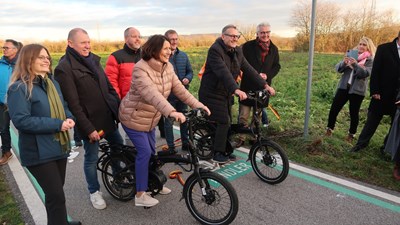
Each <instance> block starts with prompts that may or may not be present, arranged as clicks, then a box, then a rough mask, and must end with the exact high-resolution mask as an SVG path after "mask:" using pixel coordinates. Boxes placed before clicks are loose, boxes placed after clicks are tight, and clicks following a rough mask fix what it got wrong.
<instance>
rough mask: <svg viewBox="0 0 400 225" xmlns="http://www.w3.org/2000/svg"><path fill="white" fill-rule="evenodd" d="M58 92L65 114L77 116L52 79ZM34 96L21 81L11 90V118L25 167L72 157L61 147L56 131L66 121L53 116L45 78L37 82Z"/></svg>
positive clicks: (9, 98) (8, 96)
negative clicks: (72, 112) (28, 95)
mask: <svg viewBox="0 0 400 225" xmlns="http://www.w3.org/2000/svg"><path fill="white" fill-rule="evenodd" d="M52 81H53V83H54V85H55V87H56V89H57V92H58V94H59V96H60V98H61V101H62V102H63V103H64V110H65V115H66V117H67V118H73V116H72V114H71V112H70V111H69V109H68V107H67V104H66V103H65V101H64V98H63V96H62V94H61V90H60V86H59V84H58V83H57V81H55V80H54V79H53V78H52ZM34 82H35V83H34V85H33V90H32V96H31V98H30V99H27V95H26V86H25V85H24V84H23V83H22V82H21V81H17V82H15V83H13V84H12V85H11V86H10V88H9V89H8V92H7V102H8V108H9V112H10V118H11V120H12V122H13V124H14V126H15V127H16V128H17V129H18V133H19V140H18V147H19V153H20V158H21V164H22V165H23V166H33V165H39V164H42V163H46V162H49V161H53V160H58V159H62V158H66V157H68V153H65V152H63V151H62V149H61V144H60V142H59V141H57V140H55V138H54V134H55V133H57V132H60V131H61V126H62V123H63V121H62V120H60V119H56V118H51V116H50V105H49V101H48V97H47V92H46V86H45V83H44V81H43V80H42V79H41V78H40V77H38V78H36V80H35V81H34Z"/></svg>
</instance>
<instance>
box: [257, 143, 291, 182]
mask: <svg viewBox="0 0 400 225" xmlns="http://www.w3.org/2000/svg"><path fill="white" fill-rule="evenodd" d="M250 161H251V166H252V167H253V170H254V172H255V173H256V175H257V176H258V177H259V178H260V179H261V180H262V181H264V182H266V183H268V184H278V183H280V182H282V181H284V180H285V179H286V177H287V175H288V173H289V160H288V157H287V156H286V153H285V152H284V150H283V148H282V147H281V146H279V145H278V144H277V143H276V142H273V141H271V140H262V141H261V145H260V144H259V143H256V144H255V145H253V146H252V147H251V150H250Z"/></svg>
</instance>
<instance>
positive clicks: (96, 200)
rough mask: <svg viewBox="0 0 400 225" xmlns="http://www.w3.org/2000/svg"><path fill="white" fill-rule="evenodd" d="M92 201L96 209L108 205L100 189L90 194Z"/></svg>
mask: <svg viewBox="0 0 400 225" xmlns="http://www.w3.org/2000/svg"><path fill="white" fill-rule="evenodd" d="M90 201H91V202H92V205H93V207H94V208H95V209H105V208H106V207H107V205H106V202H105V201H104V199H103V193H101V192H100V191H96V192H95V193H93V194H90Z"/></svg>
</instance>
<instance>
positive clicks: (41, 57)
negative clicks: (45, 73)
mask: <svg viewBox="0 0 400 225" xmlns="http://www.w3.org/2000/svg"><path fill="white" fill-rule="evenodd" d="M37 58H38V59H40V60H42V61H45V60H46V59H47V60H49V61H51V58H50V56H44V55H41V56H38V57H37Z"/></svg>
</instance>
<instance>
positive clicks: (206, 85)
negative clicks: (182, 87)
mask: <svg viewBox="0 0 400 225" xmlns="http://www.w3.org/2000/svg"><path fill="white" fill-rule="evenodd" d="M240 71H243V72H244V73H247V74H249V75H248V78H249V80H251V81H252V82H254V83H255V84H257V85H259V86H258V88H262V87H264V86H265V84H266V82H265V81H264V80H263V79H262V78H261V77H260V75H259V74H258V73H257V71H256V70H254V69H253V67H251V66H250V64H249V63H248V62H247V60H246V59H245V58H244V56H243V52H242V50H241V49H240V48H237V47H236V48H234V49H231V50H229V49H228V48H227V47H226V45H225V43H224V42H223V40H222V39H221V38H218V39H217V40H216V41H215V42H214V44H213V45H212V46H211V47H210V49H209V50H208V55H207V61H206V69H205V71H204V74H203V77H202V79H201V84H200V89H199V99H200V101H201V102H202V103H203V104H205V105H206V106H207V107H208V108H209V109H210V111H211V116H210V120H213V121H216V122H218V123H228V122H229V118H230V115H231V114H230V108H231V105H232V95H233V94H234V92H235V90H236V89H239V86H238V84H237V83H236V78H237V77H238V76H239V74H240Z"/></svg>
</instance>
